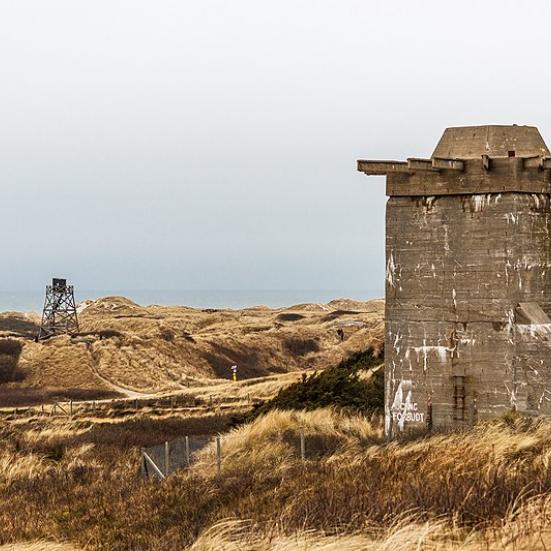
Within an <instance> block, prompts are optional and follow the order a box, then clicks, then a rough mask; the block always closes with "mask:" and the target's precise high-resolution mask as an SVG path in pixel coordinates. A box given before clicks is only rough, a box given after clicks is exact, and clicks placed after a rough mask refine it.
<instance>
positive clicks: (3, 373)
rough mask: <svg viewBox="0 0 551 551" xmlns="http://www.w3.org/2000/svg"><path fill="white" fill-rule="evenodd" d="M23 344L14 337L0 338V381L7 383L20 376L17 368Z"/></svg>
mask: <svg viewBox="0 0 551 551" xmlns="http://www.w3.org/2000/svg"><path fill="white" fill-rule="evenodd" d="M22 349H23V345H22V344H21V343H20V342H19V341H18V340H15V339H0V383H9V382H12V381H15V380H19V379H20V378H21V374H20V373H19V372H18V370H17V364H18V362H19V356H20V355H21V350H22Z"/></svg>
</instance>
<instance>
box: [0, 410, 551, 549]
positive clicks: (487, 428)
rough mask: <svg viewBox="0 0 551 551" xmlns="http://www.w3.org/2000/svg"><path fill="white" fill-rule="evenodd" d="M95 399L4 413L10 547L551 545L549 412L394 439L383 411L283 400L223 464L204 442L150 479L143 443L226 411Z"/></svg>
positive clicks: (214, 421)
mask: <svg viewBox="0 0 551 551" xmlns="http://www.w3.org/2000/svg"><path fill="white" fill-rule="evenodd" d="M97 413H98V414H97V416H96V417H93V416H88V417H87V416H85V415H82V416H79V417H78V418H76V417H75V418H73V419H68V418H65V417H52V418H50V417H30V418H18V419H15V420H13V419H12V420H9V421H8V420H3V421H2V422H1V423H0V433H1V435H2V442H3V446H2V450H1V451H0V494H1V495H2V505H3V506H2V508H1V509H0V544H1V545H8V544H9V545H14V544H15V543H20V542H23V543H24V542H30V543H33V542H35V543H34V545H35V546H39V545H41V543H36V542H48V544H49V545H53V544H54V543H55V542H60V544H62V545H65V546H66V547H59V549H60V550H61V549H72V548H77V549H102V550H123V549H124V550H127V549H131V550H142V549H144V550H159V551H160V550H162V551H167V550H172V549H193V550H195V551H197V550H207V549H208V550H211V549H227V550H237V549H251V550H258V551H264V550H266V551H267V550H274V551H275V550H278V551H279V550H282V549H283V550H306V549H308V550H320V551H321V550H326V549H344V550H359V549H387V550H406V549H412V548H414V549H431V550H444V549H467V550H481V549H525V550H528V549H542V550H543V549H547V548H549V545H551V507H550V505H551V470H550V458H551V423H550V422H549V421H530V420H525V419H522V418H510V419H503V420H500V421H496V422H494V423H488V424H483V425H479V426H477V427H476V428H474V429H473V430H471V431H468V432H465V433H457V434H448V435H434V436H431V437H427V438H422V439H414V440H411V441H404V442H393V443H386V442H385V441H384V439H383V436H382V429H381V425H380V422H379V421H378V420H377V419H376V418H371V419H367V418H365V417H362V416H358V415H349V414H345V413H339V412H336V411H333V410H330V409H323V410H315V411H312V412H281V411H277V410H276V411H272V412H270V413H269V414H267V415H266V416H264V417H260V418H259V419H257V420H256V421H254V422H253V423H252V424H248V425H244V426H242V427H240V428H236V429H230V430H229V432H226V435H225V436H224V438H223V440H222V442H223V444H222V446H223V462H222V476H221V477H220V478H219V477H218V476H217V475H216V470H215V467H214V461H213V449H211V448H207V449H205V450H204V451H203V452H201V453H202V457H201V460H200V461H198V462H197V463H195V464H194V465H193V466H192V468H190V469H189V470H187V471H180V472H178V473H176V474H174V475H172V476H171V477H169V478H168V479H167V480H166V481H164V482H161V483H159V482H155V481H147V480H144V479H142V478H141V476H140V468H139V467H140V458H139V451H138V450H139V447H140V446H146V445H150V444H154V443H159V442H162V441H164V440H165V439H171V438H173V437H176V436H178V435H181V434H185V433H189V432H192V433H193V432H197V431H198V430H204V431H205V432H216V431H224V430H228V422H229V416H221V415H217V414H214V413H211V414H204V413H198V414H197V415H196V416H190V415H189V414H188V413H185V412H176V413H168V412H165V413H164V414H162V415H161V414H159V415H157V417H153V416H152V412H151V411H150V412H145V411H139V412H137V413H135V414H133V415H131V416H127V417H124V418H121V417H116V416H110V415H109V414H107V411H106V412H104V415H102V414H101V412H97ZM301 430H302V431H304V432H305V434H306V437H307V442H308V438H315V439H316V441H317V442H318V443H323V446H320V447H319V448H318V449H320V450H322V451H321V452H319V453H317V454H316V455H315V456H313V457H309V458H308V459H307V461H306V462H305V463H303V462H302V461H301V460H300V456H299V454H297V451H296V446H295V442H296V439H297V437H298V433H299V431H301ZM30 543H29V545H30ZM67 546H73V547H67ZM11 548H12V549H16V548H17V547H11ZM29 548H30V549H33V547H29ZM36 548H37V549H40V547H36ZM44 548H46V547H44ZM50 548H51V549H56V547H50ZM0 549H3V548H2V547H0ZM4 549H10V547H5V548H4ZM22 549H24V548H22Z"/></svg>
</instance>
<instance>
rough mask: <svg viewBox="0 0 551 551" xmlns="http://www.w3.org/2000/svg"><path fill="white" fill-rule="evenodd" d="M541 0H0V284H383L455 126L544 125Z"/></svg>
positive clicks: (549, 114)
mask: <svg viewBox="0 0 551 551" xmlns="http://www.w3.org/2000/svg"><path fill="white" fill-rule="evenodd" d="M550 16H551V4H549V3H547V2H545V1H532V2H530V3H523V2H520V1H519V2H515V1H504V0H501V1H485V2H475V1H469V0H467V1H463V2H446V1H442V0H440V1H419V2H411V1H407V0H403V1H395V2H392V1H389V0H386V1H381V2H378V1H366V0H361V1H360V0H339V1H337V0H310V1H301V0H292V1H291V0H278V1H277V2H275V1H274V2H265V1H259V0H232V1H222V0H218V1H214V0H196V1H194V2H189V1H184V0H178V1H176V0H108V1H107V0H103V1H102V0H96V1H94V2H89V1H86V2H85V1H80V0H48V1H47V2H45V1H44V0H17V1H10V0H0V75H1V86H0V185H1V186H2V200H1V202H0V232H1V235H2V267H3V269H2V270H0V289H2V290H10V289H35V288H39V289H42V288H43V286H44V284H45V283H46V282H47V280H49V278H50V277H51V276H52V275H60V276H66V277H68V278H69V279H70V280H71V281H72V282H74V283H75V284H76V285H78V286H80V287H82V288H96V289H101V288H121V289H125V288H130V289H131V288H135V289H147V288H162V289H178V288H201V289H204V288H228V289H233V288H241V289H247V288H257V289H259V288H260V289H262V288H282V289H286V288H295V289H307V288H313V289H335V288H338V289H348V288H349V289H382V287H383V272H384V259H383V257H384V204H385V197H384V185H383V181H382V179H381V178H373V179H368V178H366V177H365V176H363V175H361V174H359V173H357V172H356V171H355V161H356V159H357V158H362V157H364V158H398V159H400V158H405V157H407V156H424V155H429V154H430V153H431V151H432V149H433V147H434V145H435V144H436V142H437V140H438V138H439V136H440V134H441V131H442V129H443V128H444V127H445V126H450V125H460V124H485V123H496V124H510V123H518V124H535V125H537V126H539V128H540V130H541V131H542V134H543V135H544V138H547V139H548V142H549V141H551V110H550V108H549V96H550V92H551V86H550V85H551V72H550V71H549V70H548V68H547V67H548V61H549V60H548V52H549V45H550V39H549V30H548V21H549V19H550Z"/></svg>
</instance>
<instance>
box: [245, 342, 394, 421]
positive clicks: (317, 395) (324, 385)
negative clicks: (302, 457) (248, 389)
mask: <svg viewBox="0 0 551 551" xmlns="http://www.w3.org/2000/svg"><path fill="white" fill-rule="evenodd" d="M382 362H383V357H382V356H381V355H379V356H377V355H375V354H374V353H373V351H372V350H365V351H362V352H358V353H356V354H354V355H353V356H351V357H350V358H349V359H347V360H345V361H343V362H341V363H340V364H339V365H337V366H335V367H330V368H328V369H325V370H324V371H321V372H319V373H314V374H312V375H310V376H307V375H306V374H304V375H303V377H302V380H301V381H300V382H298V383H294V384H292V385H290V386H288V387H286V388H283V389H281V390H280V391H279V393H278V394H277V396H275V397H274V398H273V399H272V400H269V401H268V402H264V403H262V404H258V405H256V406H255V407H254V408H253V410H252V412H251V413H250V414H249V415H247V416H246V418H245V419H244V420H245V421H251V420H252V419H254V418H256V417H258V416H259V415H262V414H264V413H266V412H268V411H270V410H272V409H283V410H285V409H299V410H302V409H306V410H312V409H317V408H322V407H331V406H334V407H338V408H343V409H350V410H354V411H360V412H364V413H370V412H374V411H381V410H382V409H383V407H384V374H383V370H382V369H380V370H378V371H376V372H374V373H373V374H372V376H371V377H370V378H369V379H367V380H366V379H362V378H360V371H364V370H369V369H371V368H374V367H375V366H378V365H380V364H381V363H382Z"/></svg>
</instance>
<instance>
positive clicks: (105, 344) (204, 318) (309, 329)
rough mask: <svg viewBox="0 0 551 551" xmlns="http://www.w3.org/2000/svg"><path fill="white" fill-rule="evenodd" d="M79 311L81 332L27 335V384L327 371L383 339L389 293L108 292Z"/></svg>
mask: <svg viewBox="0 0 551 551" xmlns="http://www.w3.org/2000/svg"><path fill="white" fill-rule="evenodd" d="M79 310H80V316H79V320H80V326H81V334H80V335H79V336H78V337H75V338H71V337H69V336H60V337H55V338H52V339H50V340H48V341H44V342H41V343H35V342H33V341H32V339H28V338H27V339H23V337H21V339H22V342H24V347H23V351H22V354H21V357H20V360H19V366H20V368H21V370H22V371H23V373H24V375H25V379H24V381H23V382H21V383H18V384H19V385H23V386H32V387H38V386H39V387H52V388H79V389H92V388H94V389H104V390H118V391H120V392H127V393H129V394H131V393H133V392H138V393H150V392H158V391H161V390H177V389H182V388H187V387H190V386H191V387H194V386H201V385H206V384H209V385H210V384H213V382H216V380H219V379H228V378H229V377H230V373H231V372H230V367H231V366H232V365H234V364H236V365H238V369H239V377H240V378H241V379H243V378H250V377H259V376H264V375H269V374H274V373H287V372H293V371H297V370H302V369H323V368H325V367H327V366H328V365H335V364H337V363H338V362H339V361H341V360H342V359H344V358H346V357H348V356H349V355H350V354H351V353H353V352H356V351H358V350H361V349H364V348H366V346H367V345H368V344H370V343H373V342H379V341H381V339H382V337H383V313H384V303H383V301H382V300H372V301H368V302H358V301H350V300H346V299H339V300H335V301H332V302H330V303H328V304H301V305H296V306H291V307H287V308H278V309H270V308H268V307H265V306H258V307H254V308H246V309H242V310H218V309H206V310H200V309H195V308H188V307H185V306H178V307H175V306H155V305H154V306H147V307H145V306H140V305H138V304H135V303H134V302H132V301H130V300H128V299H126V298H123V297H105V298H102V299H98V300H95V301H89V302H86V303H84V304H82V305H81V306H80V307H79ZM10 320H12V321H13V323H11V324H10ZM1 321H2V323H1V325H0V329H1V330H3V331H4V335H8V334H12V335H14V334H19V335H22V336H23V335H29V334H32V330H31V329H30V328H32V325H29V324H32V323H38V321H39V320H38V319H34V320H33V319H31V318H30V317H29V316H27V315H25V316H24V315H21V314H3V315H2V316H1ZM340 331H342V336H343V338H342V339H341V336H339V335H338V332H340Z"/></svg>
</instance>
